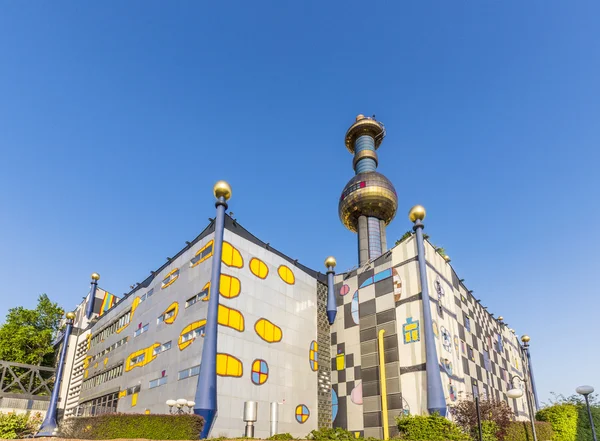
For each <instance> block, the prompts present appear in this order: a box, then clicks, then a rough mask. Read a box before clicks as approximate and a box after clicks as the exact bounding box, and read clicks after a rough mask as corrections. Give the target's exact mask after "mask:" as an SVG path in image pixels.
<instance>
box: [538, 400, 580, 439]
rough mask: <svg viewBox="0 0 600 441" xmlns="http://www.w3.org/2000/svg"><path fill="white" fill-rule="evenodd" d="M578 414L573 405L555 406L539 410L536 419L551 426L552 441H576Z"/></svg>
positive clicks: (575, 406)
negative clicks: (552, 432) (552, 431)
mask: <svg viewBox="0 0 600 441" xmlns="http://www.w3.org/2000/svg"><path fill="white" fill-rule="evenodd" d="M578 413H579V412H578V410H577V405H575V404H555V405H554V406H550V407H546V408H544V409H542V410H540V411H539V412H538V413H537V415H536V419H537V420H538V421H546V422H548V423H550V424H551V425H552V429H553V430H554V438H553V439H554V441H576V439H577V438H576V437H577V420H578Z"/></svg>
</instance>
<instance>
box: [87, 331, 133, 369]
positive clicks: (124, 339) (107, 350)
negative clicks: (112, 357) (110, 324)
mask: <svg viewBox="0 0 600 441" xmlns="http://www.w3.org/2000/svg"><path fill="white" fill-rule="evenodd" d="M128 339H129V337H125V338H122V339H121V340H119V341H118V342H116V343H113V344H112V345H110V346H109V347H108V348H106V349H104V350H103V351H100V352H98V353H97V354H96V355H94V356H93V357H92V359H91V360H90V363H93V362H94V361H96V360H98V359H99V358H102V357H103V356H105V355H106V354H108V353H109V352H111V351H114V350H115V349H117V348H118V347H120V346H122V345H124V344H125V343H127V340H128Z"/></svg>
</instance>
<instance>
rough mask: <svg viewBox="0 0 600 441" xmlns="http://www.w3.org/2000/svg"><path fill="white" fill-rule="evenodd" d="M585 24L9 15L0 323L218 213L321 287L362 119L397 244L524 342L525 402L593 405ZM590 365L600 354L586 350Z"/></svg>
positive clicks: (544, 18) (338, 247)
mask: <svg viewBox="0 0 600 441" xmlns="http://www.w3.org/2000/svg"><path fill="white" fill-rule="evenodd" d="M599 16H600V3H598V2H596V1H585V0H582V1H577V2H569V1H541V0H538V1H527V2H523V1H498V0H495V1H491V0H490V1H488V0H482V1H466V0H453V1H437V2H431V1H423V2H400V1H396V2H360V3H359V2H351V1H345V2H340V3H337V4H335V3H333V2H311V1H295V2H292V1H285V2H282V1H271V2H256V1H254V2H246V1H240V2H192V1H188V2H186V1H181V2H175V3H165V2H155V1H127V2H122V1H107V2H19V1H12V2H9V1H5V2H3V3H2V5H1V6H0V150H1V158H2V171H1V172H0V188H1V190H0V207H1V209H0V268H1V275H2V284H0V316H1V317H3V316H4V315H5V313H6V310H7V309H8V308H9V307H12V306H16V305H25V306H28V307H32V306H34V304H35V301H36V298H37V296H38V295H39V294H40V293H43V292H46V293H48V295H49V296H50V297H51V298H52V299H53V300H55V301H58V302H60V303H61V304H62V305H63V306H64V307H65V308H71V307H73V306H74V305H75V304H76V303H78V302H79V301H80V300H81V298H82V297H83V296H85V295H86V293H87V291H88V289H89V275H90V273H92V272H93V271H97V272H98V273H100V274H101V276H102V279H101V283H100V284H101V286H102V287H104V288H106V289H107V290H109V291H111V292H113V293H115V294H117V295H122V294H123V293H124V292H126V291H128V290H129V285H131V284H133V283H135V282H139V281H141V280H143V279H144V278H145V277H146V276H148V275H149V274H150V271H151V270H153V269H156V268H157V267H159V266H160V265H162V264H163V263H164V262H165V259H166V258H167V257H169V256H173V255H174V254H175V253H176V252H177V251H179V250H180V249H181V248H182V247H183V246H184V245H185V241H186V240H191V239H192V238H193V237H195V236H196V235H197V234H198V233H199V232H200V231H202V230H203V229H204V228H205V226H206V225H207V223H208V217H211V216H214V206H213V196H212V186H213V184H214V182H215V181H217V180H218V179H227V180H228V181H229V182H230V183H231V185H232V187H233V198H232V199H231V202H230V209H231V210H232V211H233V212H234V213H235V217H236V218H237V219H238V221H239V222H240V223H241V224H242V225H243V226H244V227H246V228H248V229H249V230H250V231H251V232H253V233H254V234H255V235H257V236H258V237H259V238H261V239H263V240H264V241H266V242H270V243H271V244H272V246H274V247H276V248H278V249H279V250H281V251H283V252H285V253H286V254H288V255H290V256H292V257H293V258H298V259H299V261H300V262H301V263H304V264H306V265H308V266H310V267H312V268H315V269H318V270H322V269H324V267H323V260H324V258H325V257H326V256H328V255H330V254H333V255H335V257H337V259H338V269H339V270H344V269H346V268H350V267H352V266H353V265H354V264H355V263H356V261H357V245H356V238H355V236H354V235H353V234H352V233H350V232H349V231H347V230H345V229H344V227H343V226H342V224H341V223H340V221H339V219H338V216H337V203H338V198H339V195H340V193H341V190H342V189H343V187H344V185H345V184H346V182H347V181H348V180H349V179H350V178H351V177H352V175H353V170H352V157H351V155H350V154H349V153H348V152H347V151H346V149H345V147H344V143H343V139H344V134H345V131H346V129H347V128H348V127H349V125H350V124H351V123H352V122H353V120H354V117H355V116H356V115H357V114H358V113H364V114H367V115H372V114H376V116H377V118H378V119H379V120H381V121H383V122H384V123H385V125H386V127H387V132H388V135H387V137H386V139H385V141H384V143H383V145H382V146H381V148H380V149H379V159H380V167H379V171H381V172H382V173H384V174H386V175H387V176H388V178H390V180H391V181H392V182H393V183H394V185H395V186H396V189H397V191H398V199H399V211H398V215H397V217H396V219H395V220H394V221H393V222H392V224H391V225H390V227H389V228H388V242H393V241H394V239H395V238H398V237H400V236H401V235H402V234H403V233H404V232H405V231H407V230H408V229H409V228H410V223H409V221H408V219H407V216H406V213H407V212H408V210H409V209H410V207H411V206H412V205H414V204H417V203H421V204H423V205H425V207H426V208H427V210H428V216H427V219H426V232H427V233H428V234H430V236H431V240H432V242H433V243H435V244H436V245H438V246H443V247H445V248H446V251H447V252H448V254H449V255H450V256H451V257H452V265H453V266H454V267H455V269H456V270H457V272H458V274H459V276H460V277H463V278H464V279H465V282H466V284H467V286H468V287H469V288H470V289H472V290H474V292H475V296H476V297H477V298H480V299H482V302H483V303H484V304H485V305H487V306H488V307H489V310H490V311H491V312H493V313H495V314H496V315H503V316H504V317H505V319H506V321H507V322H508V323H509V325H510V326H511V327H513V328H515V329H516V330H517V331H518V332H519V333H520V334H522V333H528V334H530V336H531V339H532V341H531V343H532V354H533V357H534V358H533V360H534V367H535V373H536V377H537V378H536V380H537V383H538V388H539V391H540V395H541V398H542V400H545V399H546V398H547V397H548V395H549V392H550V391H555V392H559V393H565V394H570V393H572V392H573V390H574V388H575V387H576V386H578V385H580V384H584V383H589V384H592V385H594V386H596V388H597V389H600V373H599V372H600V371H599V370H598V365H599V364H600V353H599V352H598V335H599V333H598V323H599V320H598V313H599V311H600V300H599V297H600V296H599V295H600V293H599V292H598V282H597V274H598V272H599V270H600V266H599V261H600V259H599V258H598V250H599V249H600V207H599V202H598V201H599V197H598V193H599V190H600V177H599V173H598V161H599V160H600V154H599V153H598V147H599V145H600V124H599V121H600V81H599V79H600V48H599V46H598V42H599V41H600V26H598V17H599ZM594 348H596V349H594Z"/></svg>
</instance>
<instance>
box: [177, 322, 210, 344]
mask: <svg viewBox="0 0 600 441" xmlns="http://www.w3.org/2000/svg"><path fill="white" fill-rule="evenodd" d="M204 328H205V326H201V327H199V328H196V329H194V330H192V331H190V332H186V333H185V334H183V335H182V336H181V343H184V342H186V341H188V340H191V339H193V338H196V337H204Z"/></svg>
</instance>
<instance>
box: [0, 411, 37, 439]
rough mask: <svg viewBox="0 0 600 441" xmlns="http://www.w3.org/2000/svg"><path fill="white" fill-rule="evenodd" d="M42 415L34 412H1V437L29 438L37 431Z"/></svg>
mask: <svg viewBox="0 0 600 441" xmlns="http://www.w3.org/2000/svg"><path fill="white" fill-rule="evenodd" d="M41 422H42V415H41V414H40V413H39V412H38V413H34V414H33V415H31V414H30V413H21V414H18V413H15V412H10V413H6V414H5V413H0V439H18V438H28V437H29V436H31V435H33V434H34V433H35V432H37V430H38V428H39V427H40V423H41Z"/></svg>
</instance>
